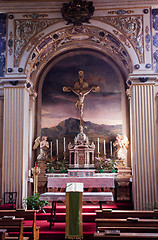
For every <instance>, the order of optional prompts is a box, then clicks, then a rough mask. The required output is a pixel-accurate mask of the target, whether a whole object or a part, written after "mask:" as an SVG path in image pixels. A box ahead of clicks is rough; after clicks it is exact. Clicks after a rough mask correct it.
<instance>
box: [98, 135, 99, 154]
mask: <svg viewBox="0 0 158 240" xmlns="http://www.w3.org/2000/svg"><path fill="white" fill-rule="evenodd" d="M98 153H99V138H98Z"/></svg>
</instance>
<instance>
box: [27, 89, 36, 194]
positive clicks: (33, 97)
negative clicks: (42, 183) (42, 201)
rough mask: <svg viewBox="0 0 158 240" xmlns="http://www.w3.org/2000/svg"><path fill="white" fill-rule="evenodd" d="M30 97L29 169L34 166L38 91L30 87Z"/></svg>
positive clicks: (29, 187) (29, 185) (29, 186)
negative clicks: (33, 146) (33, 144)
mask: <svg viewBox="0 0 158 240" xmlns="http://www.w3.org/2000/svg"><path fill="white" fill-rule="evenodd" d="M29 92H30V97H29V155H28V170H31V168H32V167H33V166H34V161H35V160H34V159H35V157H34V155H35V154H34V153H35V151H33V148H32V143H33V142H34V140H35V104H36V97H37V93H36V92H35V91H33V90H32V89H29ZM31 194H32V186H31V183H29V184H28V195H31Z"/></svg>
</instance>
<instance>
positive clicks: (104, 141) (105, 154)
mask: <svg viewBox="0 0 158 240" xmlns="http://www.w3.org/2000/svg"><path fill="white" fill-rule="evenodd" d="M104 155H106V143H105V140H104Z"/></svg>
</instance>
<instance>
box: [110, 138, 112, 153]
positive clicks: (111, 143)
mask: <svg viewBox="0 0 158 240" xmlns="http://www.w3.org/2000/svg"><path fill="white" fill-rule="evenodd" d="M110 154H111V156H112V141H110Z"/></svg>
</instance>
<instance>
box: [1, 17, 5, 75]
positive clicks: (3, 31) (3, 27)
mask: <svg viewBox="0 0 158 240" xmlns="http://www.w3.org/2000/svg"><path fill="white" fill-rule="evenodd" d="M5 59H6V14H5V13H0V77H4V74H5Z"/></svg>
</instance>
